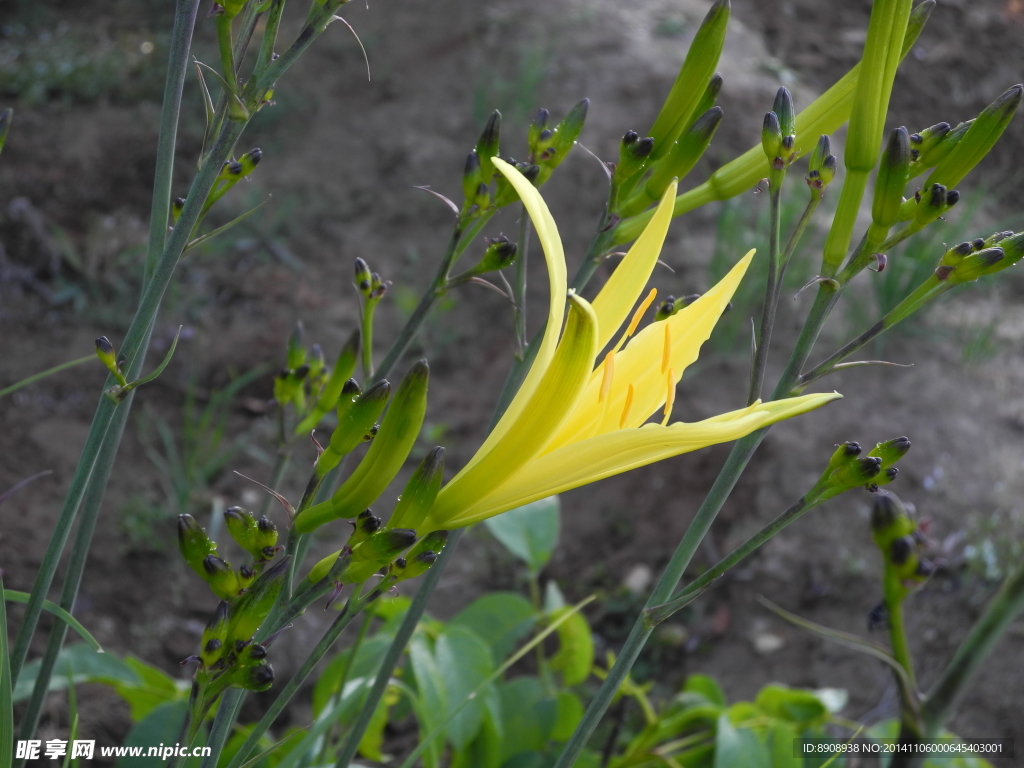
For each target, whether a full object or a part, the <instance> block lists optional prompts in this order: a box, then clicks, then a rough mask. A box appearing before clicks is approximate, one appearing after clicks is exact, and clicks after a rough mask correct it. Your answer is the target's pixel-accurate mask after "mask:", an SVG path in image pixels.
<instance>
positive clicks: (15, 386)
mask: <svg viewBox="0 0 1024 768" xmlns="http://www.w3.org/2000/svg"><path fill="white" fill-rule="evenodd" d="M95 359H96V355H86V356H85V357H80V358H78V359H77V360H69V361H67V362H66V363H61V364H60V365H55V366H53V368H47V369H46V370H45V371H40V372H39V373H35V374H32V375H31V376H29V377H28V378H25V379H22V380H21V381H18V382H15V383H14V384H11V386H9V387H4V388H3V389H0V397H6V396H7V395H9V394H11V393H12V392H17V391H18V390H19V389H21V388H22V387H27V386H28V385H29V384H33V383H35V382H37V381H39V380H40V379H45V378H46V377H47V376H52V375H53V374H55V373H60V372H61V371H66V370H67V369H68V368H74V367H75V366H76V365H81V364H82V363H88V362H89V361H90V360H95Z"/></svg>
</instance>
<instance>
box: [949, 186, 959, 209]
mask: <svg viewBox="0 0 1024 768" xmlns="http://www.w3.org/2000/svg"><path fill="white" fill-rule="evenodd" d="M959 202H960V193H959V192H957V191H956V190H955V189H951V190H949V192H947V193H946V207H947V208H952V207H953V206H954V205H956V204H957V203H959Z"/></svg>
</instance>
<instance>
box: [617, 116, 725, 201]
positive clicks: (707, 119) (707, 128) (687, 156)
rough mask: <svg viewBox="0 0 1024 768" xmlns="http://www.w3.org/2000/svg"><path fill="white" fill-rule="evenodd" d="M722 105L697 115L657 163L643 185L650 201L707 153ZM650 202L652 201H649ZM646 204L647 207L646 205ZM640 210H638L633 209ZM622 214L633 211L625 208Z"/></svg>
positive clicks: (718, 122) (719, 122)
mask: <svg viewBox="0 0 1024 768" xmlns="http://www.w3.org/2000/svg"><path fill="white" fill-rule="evenodd" d="M722 114H723V112H722V108H721V107H712V108H711V109H709V110H708V111H707V112H705V113H704V114H702V115H701V116H700V117H698V118H697V119H696V120H695V121H694V122H693V125H692V126H690V128H689V130H687V131H686V132H685V133H683V134H682V135H681V136H680V137H679V140H678V141H677V142H676V143H675V145H674V146H673V147H671V149H670V150H669V152H668V153H666V155H665V156H664V157H663V158H662V159H661V160H660V161H659V162H658V163H657V164H656V165H655V166H654V172H653V173H652V174H651V177H650V179H648V180H647V184H646V185H645V187H644V193H645V194H646V195H647V197H648V198H650V201H652V202H653V201H655V200H659V199H660V198H661V196H662V195H663V194H664V193H665V190H666V189H667V188H668V185H669V184H670V183H671V181H672V179H673V178H679V179H681V178H683V177H684V176H686V174H688V173H689V172H690V171H691V170H692V169H693V166H695V165H696V164H697V161H698V160H700V158H701V156H702V155H703V154H704V152H705V150H706V149H707V148H708V145H709V144H710V143H711V139H712V138H713V137H714V135H715V131H717V130H718V126H719V124H721V122H722ZM647 204H649V203H647ZM647 204H645V205H644V207H646V206H647ZM634 213H639V211H634ZM623 215H633V214H632V213H626V212H625V206H624V207H623Z"/></svg>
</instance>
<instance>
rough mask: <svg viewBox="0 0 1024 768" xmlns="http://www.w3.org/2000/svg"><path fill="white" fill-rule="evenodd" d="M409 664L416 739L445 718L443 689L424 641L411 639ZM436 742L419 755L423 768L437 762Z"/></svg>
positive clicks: (423, 639)
mask: <svg viewBox="0 0 1024 768" xmlns="http://www.w3.org/2000/svg"><path fill="white" fill-rule="evenodd" d="M409 661H410V663H411V665H412V673H413V676H414V677H415V678H416V690H417V693H418V698H417V701H416V719H417V720H419V724H420V736H421V737H422V736H425V735H426V734H428V733H430V732H432V731H433V730H434V729H435V727H436V726H438V725H439V724H440V723H441V722H442V721H443V720H444V718H445V715H446V712H447V704H448V697H447V695H446V692H445V689H444V678H443V677H442V675H441V670H440V669H438V666H437V660H436V659H435V658H434V654H433V652H432V651H431V649H430V646H429V644H428V642H427V640H426V639H425V638H424V637H422V636H414V637H413V639H412V642H410V643H409ZM442 744H443V743H442V742H441V740H440V739H434V740H433V741H432V742H431V743H430V745H429V746H428V748H427V750H426V751H425V752H424V753H423V764H424V765H425V766H427V768H431V767H432V766H436V765H437V764H438V762H439V760H440V749H441V746H442Z"/></svg>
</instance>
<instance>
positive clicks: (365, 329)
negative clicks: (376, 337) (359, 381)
mask: <svg viewBox="0 0 1024 768" xmlns="http://www.w3.org/2000/svg"><path fill="white" fill-rule="evenodd" d="M376 306H377V301H376V300H375V299H369V298H366V297H363V313H362V315H361V316H360V324H359V332H360V333H361V334H362V336H363V344H362V348H363V379H364V380H366V381H370V380H371V379H372V378H373V310H374V309H375V308H376Z"/></svg>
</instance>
